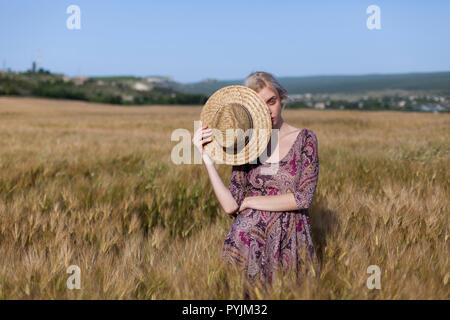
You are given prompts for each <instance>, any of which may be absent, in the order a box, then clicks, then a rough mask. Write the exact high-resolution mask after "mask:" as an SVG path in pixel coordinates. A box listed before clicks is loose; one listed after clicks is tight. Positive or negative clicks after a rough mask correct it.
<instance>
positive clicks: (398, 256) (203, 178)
mask: <svg viewBox="0 0 450 320" xmlns="http://www.w3.org/2000/svg"><path fill="white" fill-rule="evenodd" d="M200 111H201V106H193V107H192V106H190V107H187V106H145V107H122V106H110V105H102V104H93V103H84V102H75V101H65V100H45V99H34V98H6V97H2V98H0V170H1V174H0V299H242V288H243V280H242V277H241V276H240V273H239V272H238V271H237V270H232V269H230V268H228V267H227V266H226V265H224V263H223V262H222V260H221V249H222V244H223V240H224V239H225V235H226V233H227V231H228V229H229V227H230V224H231V220H230V219H229V218H228V216H227V215H226V214H225V212H224V211H223V210H222V209H221V207H220V205H219V203H218V201H217V200H216V198H215V195H214V192H213V190H212V188H211V184H210V182H209V179H208V175H207V172H206V169H205V168H204V166H203V165H202V164H189V165H188V164H181V165H176V164H174V163H172V161H171V158H170V155H171V150H172V148H173V147H174V146H175V144H176V142H173V141H171V133H172V131H173V130H175V129H178V128H186V129H187V130H189V131H190V132H191V133H193V131H194V126H193V122H194V120H199V118H200ZM283 118H284V120H285V121H287V122H288V123H289V124H291V125H293V126H296V127H298V128H309V129H311V130H313V131H314V132H315V133H316V135H317V137H318V141H319V145H318V147H319V161H320V173H319V183H318V186H317V189H316V193H315V198H314V201H313V203H312V206H311V208H310V214H311V224H312V229H313V231H312V232H313V240H314V243H315V247H316V252H317V254H318V257H319V261H320V264H321V274H320V277H317V278H315V279H309V278H308V279H304V281H301V282H292V281H290V280H289V279H288V278H286V279H284V278H281V279H279V281H277V282H276V283H275V284H274V286H273V288H272V290H269V291H267V292H265V291H262V290H260V289H259V288H258V287H255V288H251V291H250V294H251V298H252V299H449V298H450V294H449V292H450V291H449V277H450V270H449V264H448V262H449V261H448V259H449V256H450V255H449V241H448V238H449V212H450V200H449V199H450V197H449V191H450V190H449V187H450V170H449V169H450V114H433V113H401V112H357V111H329V110H324V111H322V110H321V111H318V110H289V109H288V110H285V111H283ZM192 150H193V147H192ZM216 167H217V168H218V171H219V173H220V175H221V177H222V178H223V180H224V183H225V184H226V185H228V182H229V178H230V173H231V167H230V166H227V165H216ZM71 265H76V266H78V267H79V269H80V271H81V288H80V289H74V290H69V289H68V288H67V285H66V282H67V279H68V277H69V276H70V274H68V273H67V268H68V267H69V266H71ZM370 265H377V266H379V268H380V270H381V278H380V279H381V288H380V289H372V290H370V289H369V288H368V287H367V285H366V281H367V279H368V277H369V276H370V274H368V273H367V268H368V266H370Z"/></svg>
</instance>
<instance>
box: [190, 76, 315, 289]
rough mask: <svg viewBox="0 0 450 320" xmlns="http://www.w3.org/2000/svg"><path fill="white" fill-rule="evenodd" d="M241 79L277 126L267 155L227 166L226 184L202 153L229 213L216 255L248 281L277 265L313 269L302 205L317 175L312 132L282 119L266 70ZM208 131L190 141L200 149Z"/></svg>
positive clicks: (269, 277)
mask: <svg viewBox="0 0 450 320" xmlns="http://www.w3.org/2000/svg"><path fill="white" fill-rule="evenodd" d="M244 85H245V86H247V87H249V88H251V89H253V90H255V91H256V92H257V93H258V94H259V96H260V97H261V98H262V99H263V100H264V101H265V102H266V104H267V107H268V109H269V111H270V114H271V118H272V128H273V129H278V141H277V143H276V147H275V150H274V151H273V153H272V152H271V150H269V149H270V146H271V145H272V143H271V142H269V144H268V150H267V155H268V156H269V158H268V159H267V161H265V162H263V163H261V162H260V159H258V162H257V164H244V165H240V166H233V167H232V173H231V179H230V184H229V186H228V188H227V187H226V186H225V185H224V184H223V182H222V180H221V178H220V176H219V174H218V173H217V171H216V169H215V167H214V163H213V161H212V159H211V158H210V157H209V156H208V155H207V154H206V153H205V152H203V153H202V158H203V160H204V162H205V166H206V168H207V171H208V174H209V177H210V180H211V183H212V186H213V188H214V192H215V194H216V196H217V198H218V200H219V202H220V204H221V205H222V208H223V209H224V210H225V212H226V213H227V214H228V215H229V216H230V218H233V217H235V219H234V220H233V223H232V224H231V228H230V230H229V232H228V234H227V236H226V239H225V242H224V246H223V251H222V258H223V259H224V260H226V261H228V262H230V263H231V264H233V265H236V266H238V267H240V268H242V269H243V270H244V271H245V274H246V276H247V279H248V280H250V282H251V283H252V284H254V283H255V280H259V281H260V282H261V283H262V284H264V285H265V284H272V282H273V280H274V278H275V276H276V274H277V271H279V270H281V271H283V272H286V271H294V273H295V275H296V276H297V277H298V276H300V275H304V274H308V275H317V274H318V272H319V266H318V260H317V257H316V255H315V250H314V246H313V243H312V238H311V227H310V220H309V210H308V208H309V206H310V204H311V202H312V200H313V196H314V192H315V190H316V186H317V181H318V177H319V156H318V142H317V138H316V135H315V134H314V132H313V131H312V130H308V129H298V128H295V127H293V126H291V125H289V124H287V123H286V122H285V121H284V120H283V118H282V117H281V111H282V110H283V109H284V105H285V100H286V99H287V91H286V90H285V89H283V88H282V87H281V85H280V84H279V83H278V82H277V81H276V80H275V78H274V77H273V76H272V75H271V74H269V73H266V72H254V73H252V74H250V75H249V76H248V77H247V78H246V80H245V82H244ZM211 134H212V130H211V128H207V127H203V128H200V129H199V130H198V131H197V132H196V133H195V135H194V138H193V142H194V144H195V145H196V147H197V149H198V150H199V151H200V152H201V151H202V148H203V144H205V143H208V142H210V141H211ZM275 136H276V135H275ZM272 138H274V135H272V136H271V139H272ZM275 139H276V138H275ZM279 159H281V160H279ZM278 160H279V161H278ZM274 164H277V165H278V167H277V169H278V170H275V171H274V172H273V174H270V175H268V174H267V167H268V166H271V165H274ZM263 169H265V170H263ZM247 188H248V189H249V190H248V191H249V195H248V196H246V191H247Z"/></svg>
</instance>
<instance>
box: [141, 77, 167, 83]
mask: <svg viewBox="0 0 450 320" xmlns="http://www.w3.org/2000/svg"><path fill="white" fill-rule="evenodd" d="M145 80H146V81H147V82H149V83H161V82H171V81H172V80H173V78H172V77H148V78H146V79H145Z"/></svg>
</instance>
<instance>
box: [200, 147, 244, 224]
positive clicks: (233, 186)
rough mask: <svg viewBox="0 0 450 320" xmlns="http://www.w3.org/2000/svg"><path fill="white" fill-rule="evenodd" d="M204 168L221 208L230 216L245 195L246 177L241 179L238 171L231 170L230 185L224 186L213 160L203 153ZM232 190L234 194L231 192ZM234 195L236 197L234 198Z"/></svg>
mask: <svg viewBox="0 0 450 320" xmlns="http://www.w3.org/2000/svg"><path fill="white" fill-rule="evenodd" d="M203 159H204V162H205V167H206V170H207V171H208V175H209V180H210V181H211V184H212V187H213V189H214V193H215V195H216V197H217V200H218V201H219V203H220V205H221V206H222V209H223V210H224V211H225V212H226V213H227V214H228V215H229V216H230V217H231V215H233V214H234V213H235V212H236V211H237V210H238V209H239V206H240V204H241V202H242V200H243V199H244V196H245V187H244V184H245V185H246V179H245V180H243V179H242V178H244V177H243V176H241V173H240V171H239V172H238V171H233V172H232V176H231V181H230V186H229V187H226V186H225V184H224V183H223V181H222V178H221V177H220V176H219V173H218V172H217V169H216V167H215V165H214V162H212V161H210V160H211V158H210V157H209V156H208V155H207V154H206V153H205V154H204V155H203ZM233 191H234V196H233V194H232V192H233ZM235 197H236V198H235Z"/></svg>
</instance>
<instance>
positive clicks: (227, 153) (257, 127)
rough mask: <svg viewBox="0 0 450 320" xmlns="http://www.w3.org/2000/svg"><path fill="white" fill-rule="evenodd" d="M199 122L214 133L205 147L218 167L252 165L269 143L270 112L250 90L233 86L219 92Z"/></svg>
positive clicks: (208, 104) (203, 110) (203, 112)
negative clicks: (219, 164) (222, 165)
mask: <svg viewBox="0 0 450 320" xmlns="http://www.w3.org/2000/svg"><path fill="white" fill-rule="evenodd" d="M200 120H201V122H202V126H204V125H208V126H209V128H212V129H213V135H212V137H213V138H212V141H211V142H209V143H207V144H205V145H204V150H205V152H206V153H207V154H208V155H209V156H210V157H211V158H212V159H213V160H214V161H215V162H217V163H225V164H229V165H241V164H245V163H250V162H252V161H254V160H256V158H258V157H259V156H260V155H261V153H262V152H263V151H264V150H265V149H266V147H267V144H268V143H269V140H270V135H271V130H272V122H271V119H270V113H269V110H268V109H267V106H266V103H265V102H264V100H263V99H261V97H260V96H259V95H258V94H257V93H256V92H255V91H254V90H253V89H250V88H248V87H244V86H240V85H232V86H227V87H224V88H222V89H219V90H217V91H216V92H215V93H214V94H213V95H211V97H210V98H209V99H208V101H207V102H206V103H205V105H204V106H203V109H202V112H201V114H200ZM236 129H237V130H236ZM227 130H228V131H227Z"/></svg>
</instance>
